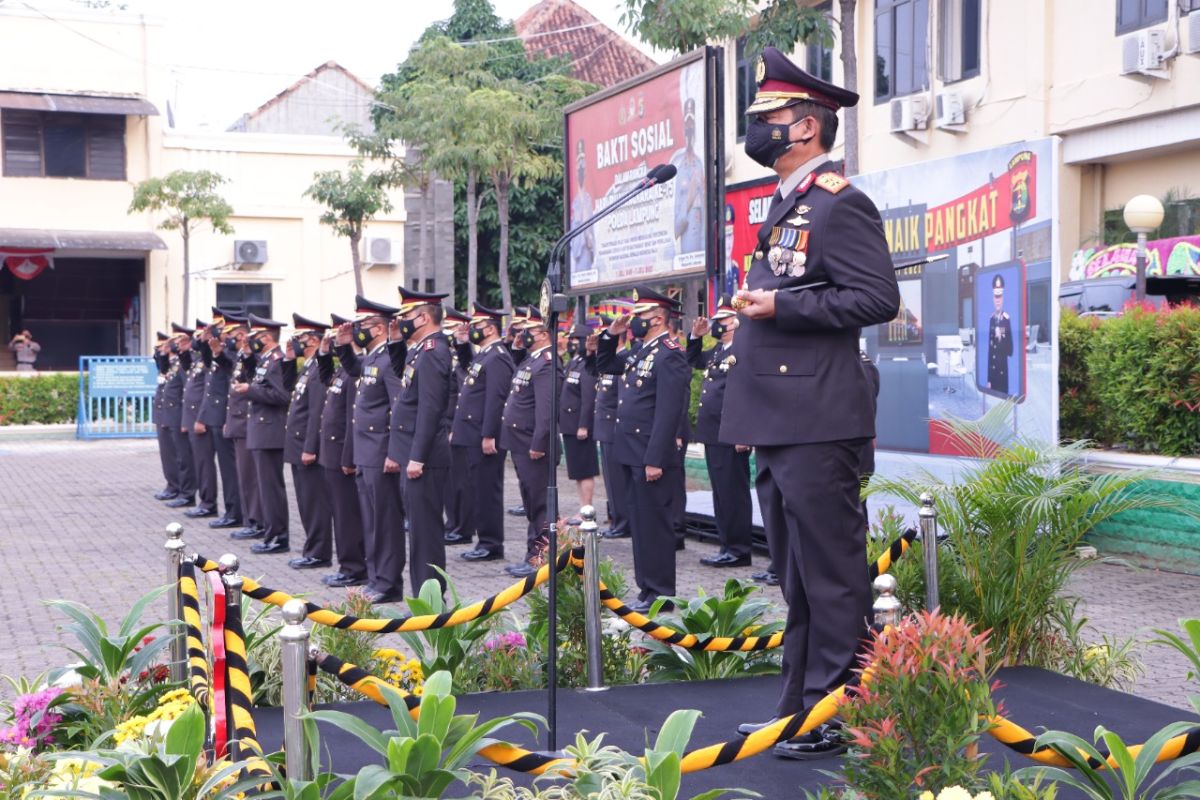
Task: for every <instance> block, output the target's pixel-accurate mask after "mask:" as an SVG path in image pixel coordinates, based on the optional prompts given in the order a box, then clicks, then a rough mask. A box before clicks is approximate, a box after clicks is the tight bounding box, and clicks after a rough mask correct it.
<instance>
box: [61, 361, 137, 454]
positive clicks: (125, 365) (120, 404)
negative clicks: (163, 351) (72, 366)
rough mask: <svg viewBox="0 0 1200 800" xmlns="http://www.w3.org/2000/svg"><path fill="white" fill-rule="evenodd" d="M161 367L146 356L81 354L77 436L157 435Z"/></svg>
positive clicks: (105, 437)
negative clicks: (154, 416) (155, 413)
mask: <svg viewBox="0 0 1200 800" xmlns="http://www.w3.org/2000/svg"><path fill="white" fill-rule="evenodd" d="M157 385H158V370H157V369H156V368H155V366H154V359H152V358H146V357H144V356H80V357H79V412H78V414H77V415H76V417H75V419H76V422H75V438H77V439H116V438H131V437H148V436H154V435H155V434H156V431H155V430H154V422H153V420H152V418H151V415H152V413H153V404H154V390H155V388H156V387H157Z"/></svg>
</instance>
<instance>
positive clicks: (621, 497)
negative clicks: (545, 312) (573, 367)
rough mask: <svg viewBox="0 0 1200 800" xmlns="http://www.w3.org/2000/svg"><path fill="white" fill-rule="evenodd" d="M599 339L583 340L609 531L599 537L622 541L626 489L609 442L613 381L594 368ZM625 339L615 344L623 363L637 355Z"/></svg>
mask: <svg viewBox="0 0 1200 800" xmlns="http://www.w3.org/2000/svg"><path fill="white" fill-rule="evenodd" d="M600 324H601V325H602V326H603V327H605V328H607V327H608V326H609V325H611V324H612V317H608V316H603V315H602V316H601V317H600ZM599 338H600V337H599V335H598V334H593V335H592V336H590V337H588V340H587V350H588V354H587V366H588V370H589V371H590V372H591V373H592V375H594V376H596V378H597V380H596V410H595V414H594V416H593V417H592V421H593V425H594V426H595V428H594V436H595V439H596V441H597V442H599V443H600V467H601V469H602V470H603V473H604V490H605V492H606V493H607V495H608V517H609V520H610V523H609V527H608V528H607V529H606V530H604V531H602V532H601V533H600V535H601V536H602V537H603V538H605V539H626V538H628V537H629V510H628V503H629V496H628V495H629V486H628V484H626V482H625V472H624V471H623V470H622V469H621V465H620V464H618V463H617V461H616V459H615V458H613V442H614V441H615V436H616V430H617V402H618V397H617V378H616V376H615V375H612V374H610V373H607V372H600V371H599V370H598V369H597V368H596V346H597V342H598V341H599ZM628 338H629V337H628V335H625V336H622V337H621V340H622V341H620V342H618V343H617V347H618V349H617V355H618V356H619V357H621V358H623V359H625V361H626V362H628V361H630V360H631V359H633V358H634V356H636V355H637V351H638V349H639V348H636V347H632V348H631V347H628V346H627V345H628V342H627V341H625V340H627V339H628Z"/></svg>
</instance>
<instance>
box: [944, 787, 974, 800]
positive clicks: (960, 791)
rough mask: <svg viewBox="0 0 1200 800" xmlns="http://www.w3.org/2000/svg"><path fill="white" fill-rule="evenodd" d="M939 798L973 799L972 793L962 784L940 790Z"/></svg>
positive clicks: (946, 799)
mask: <svg viewBox="0 0 1200 800" xmlns="http://www.w3.org/2000/svg"><path fill="white" fill-rule="evenodd" d="M937 800H972V798H971V793H970V792H968V791H967V790H966V789H964V788H962V787H961V786H948V787H946V788H945V789H942V790H941V791H940V792H938V796H937Z"/></svg>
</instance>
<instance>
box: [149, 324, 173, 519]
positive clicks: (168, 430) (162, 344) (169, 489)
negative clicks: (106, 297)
mask: <svg viewBox="0 0 1200 800" xmlns="http://www.w3.org/2000/svg"><path fill="white" fill-rule="evenodd" d="M156 340H157V344H156V345H155V346H154V366H155V367H157V368H158V384H157V385H156V386H155V387H154V404H153V405H152V406H151V408H150V416H151V421H152V422H154V429H155V431H156V432H157V433H158V458H159V460H160V461H161V462H162V473H163V480H165V481H166V486H164V487H163V489H162V491H161V492H156V493H155V495H154V499H155V500H174V499H175V498H176V497H178V496H179V461H178V458H177V456H176V454H175V434H174V433H172V426H170V425H167V424H166V420H167V415H168V406H167V384H168V383H170V376H171V365H172V364H173V363H174V362H173V361H172V355H171V351H170V342H171V337H169V336H167V335H166V334H165V333H163V332H162V331H159V332H158V334H157V337H156ZM173 427H176V428H177V427H179V425H178V423H176V424H175V425H174V426H173Z"/></svg>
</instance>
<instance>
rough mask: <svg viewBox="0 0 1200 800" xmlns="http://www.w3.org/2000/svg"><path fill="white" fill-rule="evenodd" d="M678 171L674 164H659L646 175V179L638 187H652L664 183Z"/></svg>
mask: <svg viewBox="0 0 1200 800" xmlns="http://www.w3.org/2000/svg"><path fill="white" fill-rule="evenodd" d="M678 171H679V170H678V169H676V168H675V165H674V164H659V165H658V166H657V167H654V168H653V169H652V170H650V171H649V172H647V173H646V177H644V178H642V180H641V181H640V182H639V183H638V186H646V187H650V186H654V185H656V184H659V183H666V182H668V181H670V180H671V179H673V178H674V177H675V173H676V172H678Z"/></svg>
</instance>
